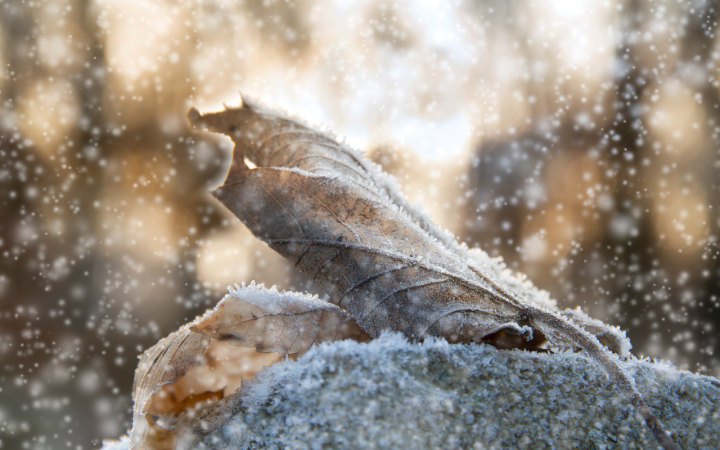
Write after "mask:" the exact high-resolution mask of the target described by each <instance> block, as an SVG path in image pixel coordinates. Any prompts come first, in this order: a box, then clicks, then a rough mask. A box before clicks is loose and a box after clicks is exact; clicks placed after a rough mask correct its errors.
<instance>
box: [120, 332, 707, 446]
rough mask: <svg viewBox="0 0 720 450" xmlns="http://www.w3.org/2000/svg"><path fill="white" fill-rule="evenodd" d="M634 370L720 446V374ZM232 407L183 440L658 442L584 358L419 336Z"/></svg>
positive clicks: (359, 350)
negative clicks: (215, 424) (217, 423)
mask: <svg viewBox="0 0 720 450" xmlns="http://www.w3.org/2000/svg"><path fill="white" fill-rule="evenodd" d="M625 368H626V370H627V371H628V372H629V373H630V374H631V375H632V376H633V378H634V379H635V381H636V383H637V386H638V388H639V390H640V392H641V393H642V394H643V395H644V397H645V399H646V401H647V403H648V404H649V405H650V407H651V408H652V409H653V411H654V412H655V413H656V414H657V415H658V417H659V418H660V419H661V420H662V422H663V423H664V424H665V426H666V428H667V429H668V430H671V431H672V432H673V435H674V437H675V439H676V442H677V443H678V444H679V445H680V446H681V447H682V448H720V382H719V381H718V380H716V379H714V378H710V377H703V376H699V375H695V374H692V373H689V372H685V371H679V370H677V369H674V368H672V367H670V366H669V365H666V364H660V363H650V362H647V361H629V362H626V363H625ZM223 408H224V409H225V410H226V411H227V414H228V419H227V421H226V422H225V424H224V425H223V426H221V427H220V428H217V429H213V430H202V428H203V427H202V423H198V424H196V425H197V426H196V427H195V429H193V430H190V429H186V430H182V432H181V436H182V439H181V440H180V442H182V446H183V447H186V448H207V449H220V448H223V449H224V448H408V449H410V448H412V449H417V448H445V449H450V448H517V447H521V448H529V447H532V448H656V447H657V442H656V441H655V439H654V437H653V436H652V435H651V433H650V432H649V430H648V429H647V427H646V425H645V423H644V422H643V420H642V418H641V417H640V416H639V414H637V413H636V411H635V410H634V409H633V407H632V405H631V404H630V402H629V400H628V399H627V397H626V396H625V395H624V393H623V392H620V391H618V390H617V389H615V387H614V386H613V385H612V383H610V382H609V381H608V379H607V378H606V377H605V375H604V373H603V372H602V371H601V370H600V369H599V368H597V366H596V365H595V364H594V363H593V362H592V361H590V360H589V359H588V358H586V357H585V356H583V355H582V354H569V353H567V354H559V355H549V354H540V353H529V352H522V351H501V350H497V349H495V348H493V347H490V346H486V345H449V344H447V343H446V342H444V341H439V340H429V341H426V342H425V343H422V344H410V343H408V342H407V341H406V340H405V339H404V338H403V337H401V336H399V335H395V334H386V335H383V336H382V337H381V338H379V339H376V340H374V341H372V342H370V343H368V344H359V343H356V342H350V341H344V342H336V343H332V344H324V345H320V346H318V347H315V348H313V349H312V350H311V351H310V352H308V353H307V354H306V355H305V356H303V357H302V358H300V359H299V360H298V361H285V362H282V363H279V364H276V365H274V366H272V367H270V368H269V369H267V370H266V371H264V372H263V373H261V374H260V375H259V376H258V377H257V378H256V380H255V381H254V382H252V383H251V384H248V385H247V387H246V388H245V389H244V390H243V391H242V393H241V395H238V396H236V397H234V398H230V399H229V400H228V401H227V402H226V404H225V405H224V406H223ZM201 430H202V431H201ZM114 448H117V447H114Z"/></svg>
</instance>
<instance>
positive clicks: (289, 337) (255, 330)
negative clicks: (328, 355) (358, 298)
mask: <svg viewBox="0 0 720 450" xmlns="http://www.w3.org/2000/svg"><path fill="white" fill-rule="evenodd" d="M191 328H192V330H193V331H196V332H198V333H202V334H204V335H205V336H209V337H211V338H213V339H218V340H221V341H228V342H233V343H235V344H236V345H244V346H251V347H255V348H256V349H257V351H259V352H275V353H280V354H284V355H288V354H302V353H305V352H306V351H307V350H308V349H309V348H310V346H312V345H314V344H317V343H320V342H324V341H336V340H341V339H354V340H357V341H367V340H368V339H369V336H368V335H367V334H366V333H365V332H364V331H363V330H362V328H360V327H359V326H358V325H357V324H356V323H355V321H354V320H352V318H350V316H349V315H348V314H347V313H346V312H345V311H343V310H341V309H340V308H338V307H337V306H335V305H333V304H332V303H327V302H323V301H321V300H320V299H318V298H317V297H311V296H309V295H305V294H299V293H294V292H285V293H279V292H277V291H276V290H275V289H270V290H267V289H263V288H259V287H256V286H250V287H241V288H236V289H234V290H231V291H230V295H227V296H225V298H224V299H223V300H222V301H221V302H220V303H218V305H217V306H216V307H215V309H214V310H213V311H212V314H210V315H209V316H208V317H204V318H202V319H200V320H199V321H197V322H196V323H195V324H194V325H193V326H192V327H191Z"/></svg>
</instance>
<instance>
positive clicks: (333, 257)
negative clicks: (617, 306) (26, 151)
mask: <svg viewBox="0 0 720 450" xmlns="http://www.w3.org/2000/svg"><path fill="white" fill-rule="evenodd" d="M188 117H189V120H190V122H191V123H192V124H193V125H194V126H196V127H202V128H205V129H208V130H211V131H215V132H219V133H224V134H226V135H228V136H229V137H230V138H231V139H232V140H233V141H234V143H235V154H234V156H233V161H232V165H231V168H230V172H229V174H228V176H227V178H226V180H225V183H224V184H223V185H222V186H221V187H220V188H219V189H217V190H216V191H214V192H213V194H214V195H215V197H216V198H217V199H218V200H220V202H222V203H223V204H224V205H225V206H226V207H227V208H228V209H229V210H230V211H232V212H233V213H234V214H235V215H236V216H237V217H239V218H240V220H242V221H243V222H244V223H245V225H247V227H248V228H249V229H250V230H251V231H252V232H253V234H255V236H256V237H258V238H260V239H262V240H263V241H265V242H266V243H268V244H269V245H270V246H271V247H272V248H273V249H274V250H275V251H277V252H278V253H280V254H281V255H283V256H284V257H286V258H288V259H289V260H290V261H291V262H293V263H294V264H295V266H296V267H298V268H299V269H300V270H302V271H304V272H305V273H307V274H309V275H310V276H311V277H312V279H313V280H315V282H316V283H317V284H318V285H319V286H320V287H321V288H323V289H324V290H325V292H326V293H327V294H328V296H329V297H330V300H331V301H332V302H333V303H335V304H336V305H338V306H339V307H341V308H343V309H345V310H346V311H347V312H348V313H349V314H350V315H351V316H352V318H353V319H355V321H356V322H357V323H358V324H359V325H360V326H361V327H362V328H363V329H364V330H365V331H366V332H367V333H368V334H369V335H370V336H372V337H376V336H378V335H379V334H380V333H381V332H382V331H383V330H388V329H389V330H394V331H399V332H402V333H403V334H405V335H406V336H408V337H410V338H413V339H422V338H424V337H426V336H440V337H444V338H445V339H447V340H448V341H450V342H481V341H489V342H497V343H499V344H500V345H501V346H503V347H507V346H510V347H528V343H529V344H530V345H529V346H530V347H539V346H540V345H541V344H542V342H543V340H544V338H547V340H548V341H549V343H550V345H551V347H552V348H555V349H562V348H582V349H584V350H586V351H587V352H588V353H589V354H590V355H591V356H592V357H593V358H594V359H595V360H596V361H597V362H598V363H599V364H600V365H602V367H603V368H604V369H605V370H606V371H607V373H608V375H609V376H611V377H612V378H613V379H614V380H615V381H616V382H617V384H618V388H619V389H621V390H623V391H624V392H626V393H627V394H628V395H629V398H630V399H631V401H632V402H633V404H634V405H635V406H636V408H637V409H638V411H639V412H640V413H641V414H642V415H643V417H644V418H645V420H646V422H647V424H648V426H649V427H650V428H651V429H652V430H653V432H654V433H655V435H656V437H657V438H658V440H659V441H660V442H661V443H662V444H663V446H664V447H666V448H674V444H673V443H672V440H671V439H670V438H669V437H668V436H667V435H666V434H665V433H664V431H663V428H662V425H661V424H660V423H659V421H658V420H657V418H656V417H655V416H654V415H653V414H652V412H651V411H650V410H649V408H648V407H647V405H646V404H645V402H644V401H643V400H642V398H641V397H640V394H639V393H638V392H637V390H636V389H635V387H634V386H633V384H632V382H631V380H630V379H629V378H628V376H627V375H626V374H625V373H624V372H623V371H622V369H621V368H620V366H619V364H618V362H617V359H616V357H615V356H613V355H612V354H611V353H610V351H609V350H608V349H607V348H606V347H603V346H602V345H601V344H600V342H599V340H598V339H597V337H596V336H595V335H598V334H599V335H601V336H602V337H605V338H606V341H607V342H609V343H610V344H611V345H612V346H613V347H614V349H615V350H620V351H622V350H623V349H626V348H628V345H626V342H625V341H624V340H623V338H622V336H621V335H620V334H619V333H616V332H615V331H614V330H612V329H611V328H610V327H608V326H606V325H604V324H602V323H601V322H599V321H592V320H590V319H589V318H587V317H586V316H580V315H577V314H573V313H566V314H563V313H562V312H561V311H560V310H559V309H558V308H557V307H556V305H555V303H554V302H553V301H551V300H550V299H549V297H548V296H547V295H546V294H544V293H543V292H541V291H539V290H537V289H535V288H534V287H533V286H532V285H531V284H530V283H528V282H527V281H525V280H523V279H520V278H518V277H516V276H514V275H513V274H511V273H510V272H509V271H508V270H507V269H506V268H505V266H504V265H503V264H501V263H500V262H498V261H495V260H492V259H491V258H489V257H488V256H487V255H486V254H485V253H484V252H482V251H475V252H470V251H469V250H468V249H467V248H466V247H465V246H463V245H460V244H458V243H457V242H456V241H455V240H454V239H453V238H452V237H451V236H449V235H448V234H447V233H445V232H443V231H441V230H439V229H438V228H437V227H435V226H434V225H433V224H432V222H431V221H430V220H428V219H427V218H426V216H425V215H423V214H422V213H420V212H419V211H416V210H415V209H414V208H412V207H410V206H409V205H408V204H407V202H406V201H405V200H403V198H402V196H401V195H400V194H399V190H398V189H397V188H396V186H395V185H394V184H393V182H392V181H390V180H389V179H388V178H387V177H386V176H385V175H383V174H382V172H381V171H379V170H378V169H377V168H376V167H375V166H373V165H372V164H371V163H369V162H368V161H366V160H364V159H363V158H362V156H360V155H359V154H357V153H355V152H354V151H352V150H351V149H349V148H348V147H347V146H344V145H342V144H340V143H338V142H337V141H336V140H334V139H333V138H331V137H330V136H328V135H326V134H323V133H320V132H317V131H314V130H313V129H311V128H309V127H306V126H304V125H302V124H301V123H299V122H297V121H294V120H291V119H288V118H285V117H282V116H279V115H276V114H274V113H272V112H269V111H266V110H264V109H263V108H261V107H259V106H257V105H255V104H253V103H250V102H247V101H243V104H242V105H241V106H240V107H238V108H227V109H226V110H224V111H221V112H217V113H208V114H200V113H199V112H198V111H197V110H195V109H192V110H191V111H190V113H189V115H188ZM576 319H577V320H578V322H575V320H576ZM591 332H592V333H594V334H595V335H593V334H590V333H591ZM513 336H514V337H515V339H513ZM518 336H519V337H520V339H517V337H518Z"/></svg>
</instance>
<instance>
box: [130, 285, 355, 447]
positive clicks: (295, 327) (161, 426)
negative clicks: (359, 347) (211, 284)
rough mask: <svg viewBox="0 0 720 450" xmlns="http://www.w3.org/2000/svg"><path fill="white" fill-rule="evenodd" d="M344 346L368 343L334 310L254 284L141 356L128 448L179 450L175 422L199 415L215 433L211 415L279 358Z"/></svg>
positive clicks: (315, 300)
mask: <svg viewBox="0 0 720 450" xmlns="http://www.w3.org/2000/svg"><path fill="white" fill-rule="evenodd" d="M340 339H356V340H360V341H365V340H367V339H368V336H367V334H365V332H364V331H363V330H362V329H361V328H360V327H359V326H358V325H357V324H356V323H355V322H354V321H353V320H352V319H351V318H350V317H349V316H348V315H347V313H345V312H344V311H342V310H341V309H340V308H338V307H337V306H335V305H332V304H330V303H326V302H323V301H321V300H319V299H318V298H317V297H310V296H308V295H305V294H297V293H292V292H285V293H282V292H278V291H277V290H276V289H274V288H272V289H265V288H264V287H262V286H257V285H254V284H253V285H250V286H243V287H239V286H238V287H235V288H234V289H231V290H230V292H229V294H228V295H226V296H225V298H224V299H223V300H222V301H220V303H218V305H217V306H216V307H215V308H214V309H212V310H209V311H208V312H206V313H205V314H204V315H203V316H202V317H199V318H197V319H196V320H195V321H193V322H192V323H190V324H187V325H185V326H183V327H182V328H180V329H179V330H177V331H176V332H174V333H172V334H170V335H169V336H167V337H166V338H164V339H162V340H161V341H160V342H158V343H157V344H156V345H154V346H153V347H151V348H150V349H148V350H147V351H146V352H145V353H144V354H143V355H142V357H141V360H140V363H139V364H138V368H137V371H136V373H135V383H134V386H133V400H134V402H135V408H134V417H133V429H132V432H131V435H130V442H131V446H132V447H133V448H143V449H145V448H156V449H166V448H168V449H169V448H174V447H175V444H176V434H175V429H176V427H177V425H178V423H181V422H187V421H188V420H190V419H191V418H192V417H196V416H198V417H199V416H202V417H204V428H205V429H212V428H213V427H214V426H216V425H217V424H218V423H213V421H215V422H218V421H220V420H222V417H221V416H219V415H217V414H214V412H215V409H214V408H215V407H216V405H217V403H218V402H219V401H220V400H223V399H225V398H228V397H230V396H232V395H233V394H234V393H235V392H237V391H238V390H239V389H240V387H241V385H242V381H243V380H247V379H249V378H251V377H253V376H254V375H255V373H256V372H257V371H259V370H260V369H261V368H262V367H266V366H268V365H271V364H274V363H275V362H277V361H278V360H279V359H280V358H281V357H282V355H288V354H302V353H304V352H306V351H307V350H308V349H309V348H310V346H312V345H313V344H317V343H320V342H323V341H328V340H340ZM247 347H250V348H247ZM257 352H274V353H272V354H258V353H257Z"/></svg>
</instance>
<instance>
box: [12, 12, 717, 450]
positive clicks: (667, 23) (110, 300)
mask: <svg viewBox="0 0 720 450" xmlns="http://www.w3.org/2000/svg"><path fill="white" fill-rule="evenodd" d="M352 3H353V5H352V6H350V2H343V1H341V0H334V1H320V2H316V1H309V0H298V1H247V2H240V1H230V0H215V1H196V0H183V1H171V0H154V1H143V0H135V1H128V0H107V1H84V0H68V1H61V0H55V1H47V2H43V1H40V2H37V1H21V0H5V1H3V0H0V448H13V449H14V448H38V449H40V448H91V447H93V446H97V445H99V439H102V438H109V437H118V436H119V435H121V434H123V433H124V432H125V431H126V430H127V428H128V427H129V425H130V422H129V420H130V411H131V400H130V387H131V384H132V376H133V371H134V369H135V366H136V362H137V355H138V354H140V353H141V352H142V350H143V349H145V348H147V347H149V346H150V345H152V344H154V343H155V342H156V341H157V340H158V339H159V338H160V337H162V336H164V335H166V334H168V333H169V332H171V331H173V330H175V329H176V328H177V326H178V325H180V324H181V323H183V322H185V321H187V320H189V319H191V318H193V317H194V316H195V315H196V314H198V313H200V312H202V311H204V310H205V309H206V308H208V307H210V306H212V305H214V304H215V303H216V302H217V301H218V300H219V299H220V298H221V297H222V295H223V292H224V289H225V286H226V285H227V284H229V283H235V282H242V281H250V280H253V279H254V280H257V281H261V282H265V283H266V284H277V285H279V286H282V287H284V288H295V289H307V288H308V286H307V284H306V283H305V282H304V281H303V279H302V277H301V276H299V275H297V274H295V273H293V271H292V270H291V268H289V267H286V265H285V263H284V261H283V260H282V259H281V258H279V257H278V256H276V255H275V254H273V252H271V251H270V250H268V249H267V248H266V247H265V246H264V244H262V243H259V242H257V241H256V240H255V239H254V238H253V237H252V236H251V235H250V234H249V232H248V231H247V230H246V229H245V228H244V226H243V225H242V224H240V223H239V222H238V221H237V220H236V219H234V218H233V217H232V216H231V215H230V214H228V213H227V212H226V211H225V210H223V209H222V208H221V207H220V205H219V204H218V203H217V202H215V201H214V200H212V199H211V198H210V197H209V196H208V194H207V191H208V189H210V188H212V187H213V186H216V185H217V184H219V183H220V181H221V179H222V178H223V177H224V174H225V171H226V170H227V167H228V163H229V155H230V150H231V145H230V142H229V141H228V140H226V139H224V138H221V137H219V136H212V135H198V134H193V133H191V131H190V130H189V128H188V125H187V123H186V121H185V112H186V111H187V109H188V108H189V107H190V106H191V105H194V106H197V107H198V108H199V109H200V110H201V111H206V110H211V109H214V110H217V109H219V108H221V107H222V103H223V102H226V103H228V104H238V102H239V92H240V91H242V92H243V93H244V94H247V95H249V96H251V97H254V98H256V99H259V100H261V101H263V102H265V103H266V104H268V105H271V106H274V107H278V108H280V109H282V110H285V111H288V112H290V113H292V114H295V115H297V116H299V117H302V118H304V119H306V120H307V121H309V122H310V123H313V124H316V125H318V126H320V127H322V128H326V129H331V130H333V131H335V132H336V133H337V134H338V135H339V136H341V137H343V138H344V139H346V141H347V142H348V143H349V144H351V145H352V146H354V147H355V148H358V149H361V150H363V151H365V152H366V153H367V155H368V156H369V157H371V158H372V159H373V160H375V161H376V162H378V163H380V164H381V165H382V166H383V167H384V168H385V169H386V170H387V171H388V172H390V173H392V174H394V175H395V176H396V177H397V178H398V180H399V181H400V184H401V185H402V187H403V190H404V193H405V194H406V195H407V196H408V197H409V198H410V199H411V200H412V201H413V202H415V203H417V204H419V205H421V206H422V208H424V209H425V210H426V211H427V212H428V213H429V214H430V215H431V216H432V217H433V218H434V219H435V220H436V221H437V222H438V223H440V224H441V225H443V226H444V227H446V228H448V229H449V230H451V231H452V232H454V233H455V234H456V235H457V236H458V237H459V238H460V239H461V240H463V241H465V242H467V243H468V245H471V246H480V247H482V248H483V249H485V250H486V251H488V252H489V253H491V254H493V255H500V256H502V257H503V258H504V259H505V261H506V262H507V263H508V265H510V266H511V267H512V268H513V269H516V270H518V271H520V272H524V273H526V274H527V275H528V276H529V277H530V278H531V279H532V280H533V281H534V282H535V283H536V284H537V285H538V286H540V287H541V288H544V289H546V290H548V291H550V292H551V294H552V296H553V297H555V298H556V299H557V300H558V302H559V304H560V305H561V306H563V307H571V306H574V305H581V306H582V307H583V308H584V309H585V310H586V311H587V312H588V313H589V314H590V315H592V316H593V317H596V318H599V319H603V320H605V321H607V322H610V323H612V324H616V325H619V326H621V327H622V328H624V329H626V330H628V332H629V335H630V337H631V339H632V341H633V343H634V345H635V353H636V354H638V355H645V356H650V357H657V358H663V359H667V360H670V361H672V362H673V363H675V364H676V365H678V366H680V367H683V368H688V369H690V370H693V371H696V372H701V373H707V374H714V375H719V374H720V356H719V355H718V351H720V344H719V339H718V326H720V244H719V243H718V238H719V236H720V210H719V208H720V82H719V81H718V75H719V74H720V73H719V71H718V70H719V69H718V64H719V63H720V38H718V34H719V33H718V32H717V27H718V14H719V11H718V5H717V4H716V3H715V2H713V1H684V2H683V1H674V0H673V1H669V0H668V1H655V2H650V1H639V0H607V1H603V2H597V1H591V0H547V1H545V0H543V1H540V0H538V1H504V0H476V1H470V0H467V1H434V2H433V1H431V2H413V1H410V0H407V1H398V2H383V1H364V2H352Z"/></svg>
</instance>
